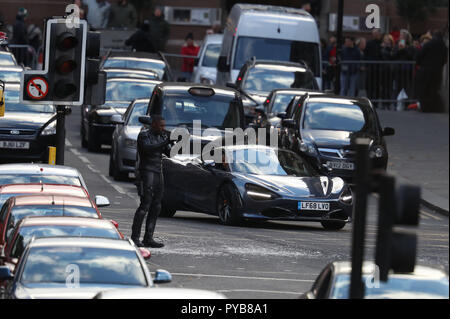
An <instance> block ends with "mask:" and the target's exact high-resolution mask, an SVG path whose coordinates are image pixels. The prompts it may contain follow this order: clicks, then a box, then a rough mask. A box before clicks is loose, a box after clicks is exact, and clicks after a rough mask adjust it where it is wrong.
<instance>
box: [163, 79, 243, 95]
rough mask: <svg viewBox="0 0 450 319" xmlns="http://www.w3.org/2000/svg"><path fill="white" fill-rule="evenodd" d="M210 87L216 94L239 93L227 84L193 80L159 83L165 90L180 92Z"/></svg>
mask: <svg viewBox="0 0 450 319" xmlns="http://www.w3.org/2000/svg"><path fill="white" fill-rule="evenodd" d="M193 87H195V88H210V89H213V90H214V92H215V93H216V94H220V95H232V96H233V97H234V95H235V94H236V93H238V92H237V91H236V90H235V89H233V88H229V87H226V86H218V85H209V84H200V83H192V82H163V83H161V84H159V85H158V88H160V89H161V90H162V91H163V92H166V91H170V92H180V93H187V91H188V90H189V89H190V88H193Z"/></svg>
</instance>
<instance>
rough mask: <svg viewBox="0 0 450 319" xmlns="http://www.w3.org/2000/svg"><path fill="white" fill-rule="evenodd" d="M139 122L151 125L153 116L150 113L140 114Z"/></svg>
mask: <svg viewBox="0 0 450 319" xmlns="http://www.w3.org/2000/svg"><path fill="white" fill-rule="evenodd" d="M139 123H142V124H147V125H151V124H152V118H151V117H150V116H148V115H145V116H139Z"/></svg>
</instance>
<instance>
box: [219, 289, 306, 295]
mask: <svg viewBox="0 0 450 319" xmlns="http://www.w3.org/2000/svg"><path fill="white" fill-rule="evenodd" d="M216 292H222V293H226V292H265V293H269V294H290V295H298V296H300V295H301V294H303V292H295V291H274V290H257V289H229V290H216Z"/></svg>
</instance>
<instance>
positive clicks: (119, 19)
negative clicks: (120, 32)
mask: <svg viewBox="0 0 450 319" xmlns="http://www.w3.org/2000/svg"><path fill="white" fill-rule="evenodd" d="M136 24H137V13H136V9H135V8H134V6H133V5H132V4H131V3H128V0H119V1H118V2H117V3H115V4H113V5H112V6H111V10H110V11H109V20H108V27H109V28H127V29H133V28H136Z"/></svg>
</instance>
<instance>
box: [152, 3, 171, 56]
mask: <svg viewBox="0 0 450 319" xmlns="http://www.w3.org/2000/svg"><path fill="white" fill-rule="evenodd" d="M169 34H170V26H169V23H168V22H167V21H166V20H164V15H163V13H162V10H161V8H158V7H157V8H156V9H155V11H154V13H153V17H152V19H151V20H150V35H151V39H152V43H153V47H154V48H155V50H157V51H162V52H163V51H164V49H165V47H166V43H167V40H168V39H169Z"/></svg>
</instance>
